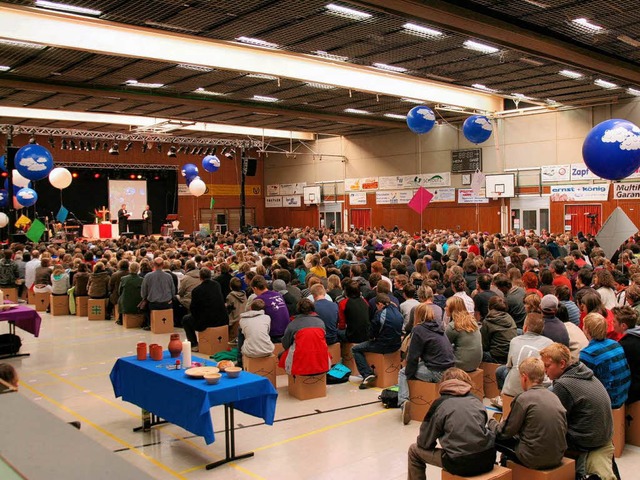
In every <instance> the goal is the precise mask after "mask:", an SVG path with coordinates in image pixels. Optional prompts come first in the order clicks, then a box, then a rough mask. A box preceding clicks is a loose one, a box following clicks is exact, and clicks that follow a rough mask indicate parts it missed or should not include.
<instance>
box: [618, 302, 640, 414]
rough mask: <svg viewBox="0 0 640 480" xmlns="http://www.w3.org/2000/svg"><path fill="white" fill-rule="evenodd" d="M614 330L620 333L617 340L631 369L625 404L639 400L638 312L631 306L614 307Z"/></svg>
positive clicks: (639, 348) (639, 327)
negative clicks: (620, 336)
mask: <svg viewBox="0 0 640 480" xmlns="http://www.w3.org/2000/svg"><path fill="white" fill-rule="evenodd" d="M613 315H614V321H613V326H614V330H615V331H616V332H618V333H619V334H620V335H622V338H621V339H620V340H619V343H620V345H621V346H622V349H623V350H624V354H625V356H626V357H627V364H628V365H629V369H630V370H631V385H630V386H629V396H628V397H627V404H631V403H633V402H637V401H638V400H640V325H638V312H637V310H635V309H634V308H633V307H630V306H629V305H625V306H624V307H614V309H613Z"/></svg>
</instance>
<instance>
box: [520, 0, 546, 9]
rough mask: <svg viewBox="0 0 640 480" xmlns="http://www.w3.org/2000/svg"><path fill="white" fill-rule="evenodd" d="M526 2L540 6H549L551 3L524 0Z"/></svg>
mask: <svg viewBox="0 0 640 480" xmlns="http://www.w3.org/2000/svg"><path fill="white" fill-rule="evenodd" d="M524 1H525V2H526V3H528V4H530V5H534V6H536V7H540V8H549V5H547V4H546V3H542V2H537V1H535V0H524Z"/></svg>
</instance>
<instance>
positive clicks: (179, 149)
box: [176, 145, 184, 153]
mask: <svg viewBox="0 0 640 480" xmlns="http://www.w3.org/2000/svg"><path fill="white" fill-rule="evenodd" d="M183 151H184V146H182V145H180V146H179V147H178V150H177V151H176V153H182V152H183Z"/></svg>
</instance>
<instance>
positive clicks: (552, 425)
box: [487, 337, 567, 470]
mask: <svg viewBox="0 0 640 480" xmlns="http://www.w3.org/2000/svg"><path fill="white" fill-rule="evenodd" d="M542 338H544V337H542ZM518 369H519V371H520V386H521V388H522V391H523V393H520V394H518V395H517V396H516V397H515V398H514V399H513V402H512V403H511V411H510V412H509V416H508V417H507V418H506V419H504V420H503V421H502V422H501V423H498V422H497V421H496V420H494V419H493V418H492V419H491V420H489V423H488V425H487V426H488V428H489V429H490V430H491V431H493V432H495V433H496V449H497V450H498V451H499V452H502V454H503V455H502V462H501V464H502V465H503V466H506V460H507V459H508V460H513V461H515V462H517V463H520V464H522V465H524V466H525V467H527V468H532V469H534V470H546V469H550V468H555V467H557V466H559V465H560V463H561V462H562V457H563V456H564V452H565V450H566V449H567V440H566V435H567V419H566V416H565V409H564V407H563V406H562V403H560V400H559V399H558V397H557V396H556V395H554V394H553V393H552V392H550V391H549V390H547V389H546V388H545V387H543V386H542V382H543V380H544V363H542V360H540V359H539V358H536V357H528V358H526V359H525V360H523V361H522V362H521V363H520V366H519V367H518ZM514 370H515V369H514Z"/></svg>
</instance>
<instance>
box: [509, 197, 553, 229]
mask: <svg viewBox="0 0 640 480" xmlns="http://www.w3.org/2000/svg"><path fill="white" fill-rule="evenodd" d="M511 229H512V230H515V231H516V232H528V231H530V230H533V231H534V232H535V233H536V234H540V232H541V231H542V230H547V231H548V230H549V197H548V196H542V197H538V196H535V197H524V196H523V197H516V198H512V199H511Z"/></svg>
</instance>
